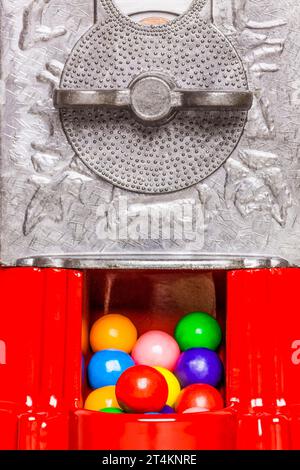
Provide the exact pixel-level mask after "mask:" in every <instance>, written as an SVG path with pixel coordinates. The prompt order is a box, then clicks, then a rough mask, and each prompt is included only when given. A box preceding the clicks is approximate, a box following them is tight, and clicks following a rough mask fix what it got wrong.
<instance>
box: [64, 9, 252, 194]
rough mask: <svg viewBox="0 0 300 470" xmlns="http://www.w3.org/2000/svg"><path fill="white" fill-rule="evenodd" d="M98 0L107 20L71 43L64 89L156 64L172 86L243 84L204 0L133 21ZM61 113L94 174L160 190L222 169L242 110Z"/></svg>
mask: <svg viewBox="0 0 300 470" xmlns="http://www.w3.org/2000/svg"><path fill="white" fill-rule="evenodd" d="M98 1H99V8H100V9H101V8H102V9H103V10H104V19H103V20H101V18H100V19H99V18H98V22H97V23H96V25H95V26H94V27H93V28H92V29H90V30H89V31H88V32H87V33H86V34H85V35H84V36H83V38H82V39H80V41H79V42H78V43H77V44H76V46H75V47H74V49H73V51H72V53H71V54H70V56H69V58H68V60H67V62H66V66H65V68H64V70H63V74H62V80H61V84H60V87H61V88H62V89H71V90H76V89H83V88H85V89H88V90H98V89H99V90H101V89H103V90H106V89H108V90H109V89H126V88H129V87H130V84H131V83H132V81H133V80H134V79H135V78H136V77H138V76H139V75H140V74H143V73H146V72H148V73H151V72H154V71H155V72H158V73H161V74H162V75H165V76H167V77H168V78H169V79H170V81H171V82H174V83H175V84H176V87H177V88H185V89H191V90H193V89H194V90H195V89H203V90H207V91H219V90H222V91H242V90H247V88H248V85H247V78H246V75H245V71H244V68H243V66H242V64H241V61H240V59H239V57H238V55H237V53H236V51H235V49H234V48H233V46H231V44H230V43H229V41H228V40H227V39H226V38H225V37H224V36H223V35H222V34H221V33H219V31H218V30H217V29H216V28H215V27H214V26H213V25H212V24H210V23H208V22H207V21H205V20H203V19H202V18H201V8H202V6H203V5H204V3H205V0H195V1H194V2H193V4H192V7H191V9H190V10H189V11H188V12H187V13H186V14H183V15H182V16H180V17H179V18H176V19H174V20H173V21H171V22H169V23H167V24H165V25H160V26H154V27H153V26H151V25H141V24H137V23H135V22H133V21H132V20H131V19H129V18H128V17H127V16H125V15H122V14H121V13H120V12H119V11H118V10H116V8H115V7H114V6H113V4H112V2H111V0H98ZM61 117H62V122H63V126H64V130H65V132H66V135H67V137H68V139H69V141H70V143H71V144H72V147H73V149H74V151H75V152H76V153H77V154H78V155H79V156H80V158H81V159H82V160H83V162H85V163H86V164H87V166H88V167H89V168H91V169H92V170H93V171H95V172H96V173H97V174H98V175H99V176H101V177H103V178H105V179H107V180H108V181H110V182H111V183H113V184H115V185H117V186H120V187H121V188H124V189H129V190H133V191H138V192H146V193H163V192H172V191H176V190H180V189H184V188H186V187H188V186H192V185H193V184H195V183H198V182H199V181H201V180H203V179H204V178H206V177H207V176H208V175H210V174H211V173H213V172H214V171H215V170H216V169H217V168H219V167H220V165H221V164H222V163H224V161H226V160H227V158H228V157H229V156H230V154H231V153H232V151H233V150H234V148H235V147H236V145H237V143H238V141H239V139H240V137H241V134H242V132H243V128H244V125H245V122H246V117H247V113H246V112H244V111H229V110H223V109H221V110H219V111H218V112H202V113H198V112H197V111H194V110H192V111H185V112H181V113H179V114H178V115H176V117H175V118H174V119H173V120H172V121H171V122H168V124H167V125H165V126H162V127H157V126H155V127H153V128H145V126H144V125H143V124H141V123H139V122H136V120H135V119H134V118H133V117H132V116H131V115H130V113H129V112H128V110H126V109H124V110H110V109H99V108H93V107H90V108H89V109H78V108H76V109H75V108H74V109H67V108H65V109H63V110H62V112H61Z"/></svg>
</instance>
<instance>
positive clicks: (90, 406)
mask: <svg viewBox="0 0 300 470" xmlns="http://www.w3.org/2000/svg"><path fill="white" fill-rule="evenodd" d="M115 389H116V387H115V386H114V385H107V386H106V387H101V388H97V389H96V390H93V392H91V393H90V394H89V396H88V397H87V399H86V400H85V404H84V408H85V409H86V410H91V411H100V410H102V409H103V408H120V406H119V403H118V402H117V399H116V393H115Z"/></svg>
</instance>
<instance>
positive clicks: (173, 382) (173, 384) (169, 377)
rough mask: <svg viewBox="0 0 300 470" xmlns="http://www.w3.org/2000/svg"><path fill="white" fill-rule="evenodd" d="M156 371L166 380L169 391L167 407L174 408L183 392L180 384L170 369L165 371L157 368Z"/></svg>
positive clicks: (162, 368)
mask: <svg viewBox="0 0 300 470" xmlns="http://www.w3.org/2000/svg"><path fill="white" fill-rule="evenodd" d="M155 369H156V370H158V372H160V373H161V374H162V375H163V376H164V378H165V379H166V382H167V384H168V390H169V394H168V399H167V405H169V406H173V405H174V403H175V401H176V400H177V398H178V395H179V393H180V390H181V387H180V383H179V382H178V379H177V378H176V377H175V375H174V374H173V373H172V372H170V371H169V370H168V369H165V368H164V367H155Z"/></svg>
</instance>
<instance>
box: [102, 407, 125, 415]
mask: <svg viewBox="0 0 300 470" xmlns="http://www.w3.org/2000/svg"><path fill="white" fill-rule="evenodd" d="M100 411H102V413H115V414H120V413H124V411H123V410H121V409H120V408H102V410H100Z"/></svg>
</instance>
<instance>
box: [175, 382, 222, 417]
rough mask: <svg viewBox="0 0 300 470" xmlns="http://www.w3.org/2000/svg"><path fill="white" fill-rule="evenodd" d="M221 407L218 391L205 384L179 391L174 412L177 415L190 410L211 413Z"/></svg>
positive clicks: (190, 386) (194, 385)
mask: <svg viewBox="0 0 300 470" xmlns="http://www.w3.org/2000/svg"><path fill="white" fill-rule="evenodd" d="M223 407H224V403H223V398H222V396H221V394H220V392H219V391H218V390H216V389H215V388H214V387H212V386H211V385H207V384H193V385H189V386H188V387H186V388H184V389H183V390H181V392H180V394H179V397H178V399H177V402H176V405H175V410H176V411H177V413H183V412H184V411H185V410H189V409H191V408H202V410H203V411H213V410H221V409H222V408H223Z"/></svg>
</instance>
